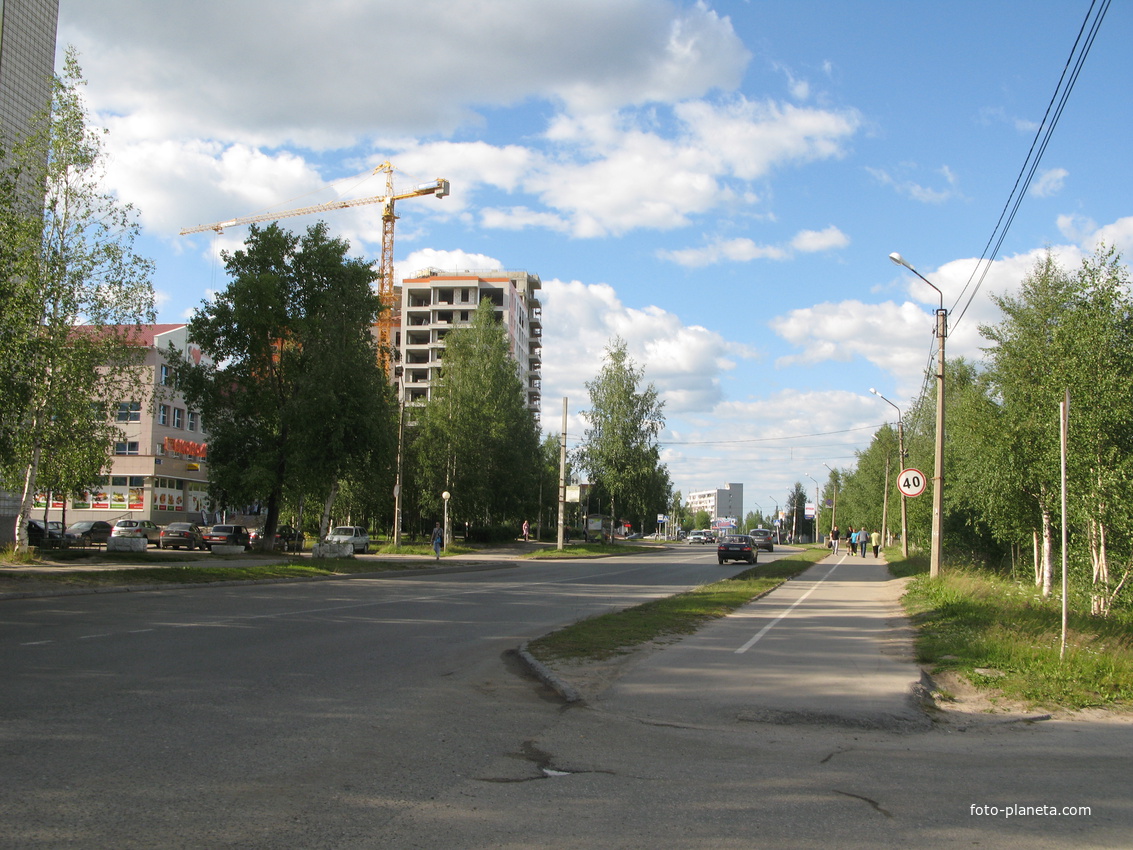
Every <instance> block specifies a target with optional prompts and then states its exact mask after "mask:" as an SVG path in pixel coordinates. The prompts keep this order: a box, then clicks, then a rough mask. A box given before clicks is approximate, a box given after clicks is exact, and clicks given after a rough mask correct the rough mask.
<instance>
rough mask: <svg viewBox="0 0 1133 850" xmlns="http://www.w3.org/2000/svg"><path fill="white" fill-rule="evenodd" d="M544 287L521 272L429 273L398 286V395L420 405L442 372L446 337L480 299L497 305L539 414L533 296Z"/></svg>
mask: <svg viewBox="0 0 1133 850" xmlns="http://www.w3.org/2000/svg"><path fill="white" fill-rule="evenodd" d="M541 286H542V283H541V281H540V280H539V276H538V275H534V274H529V273H528V272H525V271H502V270H493V271H462V272H444V271H438V270H436V269H427V270H425V271H422V272H418V273H417V274H416V275H415V276H414V277H411V278H406V279H405V280H404V281H403V282H402V287H401V322H400V332H399V334H398V337H397V339H396V346H397V349H398V352H399V354H400V363H401V376H400V385H399V387H398V392H399V397H400V398H401V399H403V400H404V401H405V402H407V403H409V404H412V403H414V402H417V403H420V402H424V401H426V400H427V399H428V398H429V393H430V390H431V387H432V384H433V382H434V381H435V380H436V378H437V376H438V375H439V374H440V369H441V361H442V357H443V352H444V347H445V343H444V339H445V334H447V333H448V332H449V331H450V330H452V329H453V328H456V327H460V326H461V325H464V324H468V323H469V322H470V321H471V319H472V314H473V313H474V312H475V311H476V308H477V306H478V305H479V304H480V301H481V300H483V299H485V298H487V299H488V300H490V301H491V302H492V304H493V305H494V306H495V309H496V313H497V315H498V316H499V318H500V321H501V323H502V325H503V328H504V330H505V332H506V334H507V339H508V345H509V348H510V350H511V356H512V359H514V360H515V364H516V371H517V373H518V374H519V377H520V380H521V381H522V382H523V386H524V387H525V388H526V391H527V406H528V408H530V410H531V411H532V412H533V413H534V414H535V416H536V417H538V416H539V407H540V402H541V400H542V390H541V387H540V381H541V375H542V349H543V314H542V305H540V303H539V299H538V297H537V295H536V293H538V291H539V289H540V288H541Z"/></svg>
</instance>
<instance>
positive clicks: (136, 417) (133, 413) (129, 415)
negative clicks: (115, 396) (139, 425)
mask: <svg viewBox="0 0 1133 850" xmlns="http://www.w3.org/2000/svg"><path fill="white" fill-rule="evenodd" d="M117 418H118V421H119V422H141V421H142V403H141V402H140V401H120V402H118V417H117Z"/></svg>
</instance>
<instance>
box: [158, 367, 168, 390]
mask: <svg viewBox="0 0 1133 850" xmlns="http://www.w3.org/2000/svg"><path fill="white" fill-rule="evenodd" d="M158 383H160V384H161V385H162V386H163V387H164V386H168V384H169V366H168V365H167V364H165V363H162V364H161V378H160V379H159V380H158Z"/></svg>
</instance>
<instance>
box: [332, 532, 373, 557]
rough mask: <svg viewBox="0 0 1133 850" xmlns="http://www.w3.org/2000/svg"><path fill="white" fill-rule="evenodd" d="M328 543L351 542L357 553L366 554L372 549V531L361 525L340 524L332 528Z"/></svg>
mask: <svg viewBox="0 0 1133 850" xmlns="http://www.w3.org/2000/svg"><path fill="white" fill-rule="evenodd" d="M327 543H349V544H350V545H351V546H353V547H354V553H355V554H359V553H360V554H362V555H365V554H366V553H367V552H369V551H370V533H369V532H368V531H366V529H364V528H362V526H360V525H340V526H337V527H336V528H332V529H331V532H330V534H328V535H327Z"/></svg>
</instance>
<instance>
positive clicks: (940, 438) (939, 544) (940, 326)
mask: <svg viewBox="0 0 1133 850" xmlns="http://www.w3.org/2000/svg"><path fill="white" fill-rule="evenodd" d="M889 259H891V260H892V261H893V262H895V263H896V264H897V265H899V266H904V267H905V268H907V269H908V270H909V271H911V272H912V273H913V274H915V275H916V276H917V277H919V278H920V279H921V280H923V281H924V282H925V283H927V284H928V285H929V286H931V287H932V288H933V289H935V290H936V294H937V295H939V296H940V308H939V309H938V310H937V311H936V341H937V347H938V348H937V355H936V457H935V464H936V468H935V469H934V470H933V471H932V550H931V552H930V556H929V566H928V574H929V576H930V577H931V578H936V577H938V576H939V575H940V562H941V556H942V555H943V549H944V540H943V538H944V340H945V339H946V338H947V336H948V311H947V310H945V309H944V293H943V292H941V291H940V289H939V288H938V287H937V286H936V284H934V283H933V282H932V281H931V280H929V279H928V278H927V277H925V276H924V275H923V274H921V273H920V272H919V271H917V270H916V269H914V268H913V267H912V266H911V265H909V263H908V261H906V260H905V258H904V257H902V256H901V255H900V254H897V253H893V254H890V255H889Z"/></svg>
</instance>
